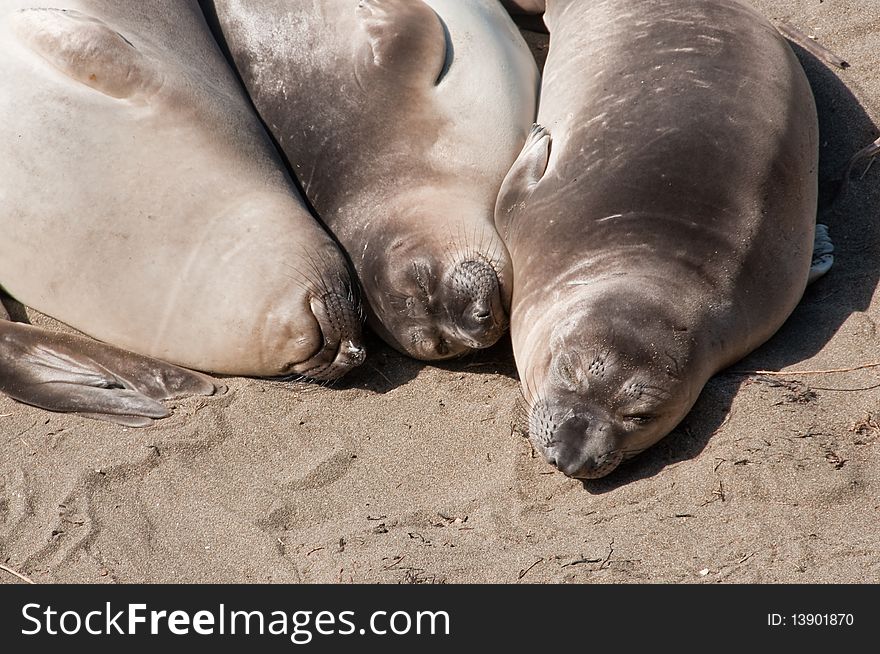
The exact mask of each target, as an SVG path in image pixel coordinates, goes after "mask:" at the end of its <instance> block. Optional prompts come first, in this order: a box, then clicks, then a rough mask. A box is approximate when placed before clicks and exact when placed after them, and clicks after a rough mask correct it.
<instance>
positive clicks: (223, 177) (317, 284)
mask: <svg viewBox="0 0 880 654" xmlns="http://www.w3.org/2000/svg"><path fill="white" fill-rule="evenodd" d="M0 54H2V57H0V74H2V77H3V79H4V88H5V90H4V92H3V94H0V119H2V120H0V142H2V143H3V146H4V147H3V157H2V158H0V206H2V207H3V211H2V214H0V232H2V234H3V238H2V239H0V284H2V286H3V289H5V290H6V291H7V292H8V293H9V294H10V295H12V296H13V297H14V298H16V299H17V300H18V301H19V302H21V303H23V304H25V305H27V306H30V307H33V308H35V309H37V310H38V311H40V312H42V313H45V314H47V315H50V316H52V317H54V318H56V319H58V320H60V321H62V322H64V323H66V324H68V325H70V326H72V327H74V328H75V329H77V330H79V331H81V332H84V333H86V334H88V335H90V336H93V337H95V338H97V339H99V340H101V341H104V342H105V343H110V344H113V345H115V346H118V347H121V348H125V350H130V351H132V352H136V353H138V354H140V355H144V356H147V357H154V358H156V359H161V361H162V362H171V363H173V364H177V365H180V366H185V367H187V368H193V369H198V370H204V371H210V372H215V373H223V374H241V375H259V376H276V375H292V374H298V375H303V376H307V377H311V378H315V379H321V380H324V379H330V378H334V377H337V376H339V375H340V374H342V373H343V372H345V371H346V370H348V369H349V368H350V367H351V366H352V365H356V364H358V363H360V361H361V360H362V359H363V350H362V348H361V345H360V340H359V339H360V319H359V315H358V308H357V301H356V297H355V295H354V291H353V289H352V281H351V278H350V276H349V273H348V267H347V262H346V260H345V257H344V255H343V254H342V252H341V251H340V250H339V248H338V246H337V245H336V244H335V243H334V242H333V240H332V239H331V237H330V236H329V235H328V234H327V233H326V231H324V230H323V228H322V227H321V226H320V225H319V224H318V223H317V221H316V220H315V219H314V218H313V217H312V216H311V215H310V214H309V212H308V210H307V209H306V207H305V205H304V203H303V201H302V198H301V197H300V196H299V195H298V192H297V190H296V188H295V186H294V185H293V183H292V181H291V180H290V178H289V176H288V175H287V173H286V172H285V170H284V166H283V164H282V162H281V161H280V159H279V158H278V156H277V154H276V153H275V151H274V149H273V147H272V143H271V141H270V139H269V137H268V136H267V134H266V133H265V131H264V130H263V128H262V125H261V124H260V122H259V119H258V117H257V116H256V114H255V113H254V111H253V109H252V107H251V106H250V104H249V103H248V100H247V96H246V95H245V93H244V91H243V89H241V86H240V84H239V83H238V80H237V79H236V77H235V74H234V72H233V71H232V70H231V68H230V67H229V65H228V63H227V62H226V61H225V59H224V57H223V54H222V53H221V52H220V50H219V48H218V46H217V44H216V42H215V41H214V39H213V37H212V34H211V32H210V30H209V28H208V26H207V24H206V23H205V20H204V16H203V15H202V13H201V11H200V9H199V7H198V4H197V3H196V2H195V0H193V1H192V2H190V1H184V2H181V1H178V0H175V1H172V0H148V1H138V2H135V1H134V0H126V1H123V2H120V1H116V0H114V1H109V0H55V1H54V2H53V4H52V7H51V8H43V7H40V6H34V2H33V0H31V1H27V0H21V1H7V2H4V3H3V7H2V11H0ZM77 343H78V342H77V341H75V339H74V340H72V339H69V338H67V337H63V336H58V335H55V334H51V333H47V332H42V331H38V330H37V329H36V328H33V327H26V326H21V325H14V324H13V323H10V322H7V321H3V322H0V358H2V360H3V362H4V363H3V368H2V370H0V386H2V388H3V390H5V391H6V392H7V393H9V394H10V395H12V396H13V397H15V398H16V399H19V400H22V401H24V402H30V403H33V404H38V405H39V406H43V407H45V408H50V409H52V408H54V409H58V410H75V411H79V412H83V413H96V414H118V415H120V416H127V417H124V418H120V420H121V421H123V422H126V423H131V422H143V420H140V419H139V418H137V417H138V416H140V417H141V418H150V417H156V414H157V413H158V412H159V409H158V408H156V403H155V402H152V404H151V403H150V402H147V401H146V398H144V397H142V396H141V395H142V394H145V395H149V396H150V397H165V396H172V395H176V394H180V392H183V393H186V392H190V391H193V392H207V391H209V390H211V389H212V388H213V385H212V384H211V383H210V382H208V381H206V378H205V377H204V376H202V375H191V376H187V375H186V374H184V373H185V371H180V370H179V369H176V368H172V367H167V366H165V364H163V363H161V362H158V361H157V362H152V363H149V364H146V363H144V362H143V361H142V360H141V359H137V360H136V358H134V357H132V358H130V357H129V355H128V354H127V353H125V352H122V351H120V350H116V349H114V348H106V349H104V348H103V346H102V345H100V344H98V343H95V344H92V345H89V346H88V348H87V349H83V347H81V345H80V344H77ZM157 371H158V372H157ZM165 377H167V378H168V379H172V381H170V382H169V383H168V384H164V383H162V382H161V381H160V380H161V379H162V378H165ZM179 377H181V378H182V379H184V381H182V382H181V381H179V380H178V378H179ZM156 385H158V386H160V387H163V389H160V390H159V391H156V392H153V391H149V392H147V391H144V390H143V389H145V388H146V389H149V388H151V387H152V386H156ZM71 398H75V399H71ZM76 398H79V399H76ZM80 400H82V401H80ZM145 404H146V405H149V408H148V409H146V410H145V409H144V405H145ZM160 408H161V407H160ZM110 419H112V416H110Z"/></svg>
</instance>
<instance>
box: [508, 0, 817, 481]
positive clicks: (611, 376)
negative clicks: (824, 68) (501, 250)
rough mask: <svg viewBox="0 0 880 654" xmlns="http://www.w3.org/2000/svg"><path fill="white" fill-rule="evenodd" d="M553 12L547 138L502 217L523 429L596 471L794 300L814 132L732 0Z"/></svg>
mask: <svg viewBox="0 0 880 654" xmlns="http://www.w3.org/2000/svg"><path fill="white" fill-rule="evenodd" d="M546 5H547V7H546V13H545V15H544V20H545V22H546V24H547V27H548V28H549V32H550V49H549V53H548V57H547V62H546V66H545V69H544V78H543V85H542V91H541V104H540V108H539V115H538V121H539V123H540V125H541V126H536V127H535V129H534V130H533V132H532V134H531V135H530V137H529V139H528V141H527V143H526V145H525V146H524V148H523V151H522V153H521V154H520V156H519V158H518V160H517V162H516V163H515V164H514V165H513V167H512V169H511V171H510V173H509V175H508V176H507V178H506V179H505V181H504V184H503V186H502V189H501V193H500V195H499V201H498V206H497V210H496V223H497V225H498V228H499V231H500V233H501V234H502V237H503V239H504V240H505V243H506V244H507V246H508V249H509V252H510V255H511V260H512V262H513V268H514V292H513V301H512V308H511V336H512V339H513V347H514V354H515V358H516V363H517V368H518V370H519V373H520V376H521V379H522V383H523V386H524V393H523V394H524V397H525V399H526V401H527V420H528V431H529V437H530V439H531V441H532V443H533V444H534V445H535V447H536V448H537V449H538V450H539V451H540V452H542V453H543V455H544V456H545V457H546V458H547V460H548V461H549V462H551V463H552V464H554V465H555V466H556V467H557V468H559V469H560V470H561V471H562V472H564V473H565V474H567V475H569V476H572V477H578V478H586V479H588V478H596V477H601V476H603V475H606V474H608V473H609V472H610V471H611V470H613V469H614V468H615V467H616V466H617V465H618V464H619V463H620V462H621V461H623V460H624V459H626V458H628V457H631V456H633V455H635V454H636V453H638V452H641V451H643V450H644V449H646V448H647V447H649V446H650V445H652V444H653V443H655V442H656V441H658V440H659V439H660V438H662V437H663V436H665V435H666V434H667V433H668V432H669V431H671V430H672V429H673V428H674V427H675V426H676V425H677V424H678V423H679V422H680V421H681V420H682V418H683V417H684V416H685V415H686V414H687V412H688V411H689V410H690V408H691V407H692V405H693V404H694V402H695V400H696V399H697V396H698V395H699V394H700V391H701V389H702V388H703V386H704V384H705V383H706V381H707V380H708V379H709V377H710V376H711V375H713V374H714V373H716V372H718V371H719V370H721V369H722V368H724V367H726V366H727V365H729V364H731V363H732V362H734V361H736V360H738V359H739V358H741V357H743V356H744V355H745V354H747V353H748V352H750V351H751V350H753V349H754V348H756V347H757V346H758V345H760V344H761V343H763V342H764V341H766V340H767V339H768V338H769V337H770V336H771V335H772V334H773V333H774V332H775V331H776V330H777V329H778V328H779V327H780V326H781V325H782V323H783V321H785V320H786V318H787V317H788V316H789V314H790V313H791V312H792V310H793V309H794V307H795V305H796V304H797V303H798V301H799V299H800V298H801V295H802V293H803V291H804V288H805V286H806V284H807V280H808V276H810V269H811V257H812V254H813V250H814V231H815V228H816V224H815V217H816V211H817V202H816V200H817V159H818V128H817V119H816V109H815V104H814V101H813V96H812V93H811V91H810V87H809V84H808V83H807V79H806V77H805V75H804V73H803V71H802V69H801V66H800V64H799V63H798V61H797V59H796V58H795V56H794V54H793V53H792V51H791V49H790V47H789V46H788V44H787V43H786V41H785V40H784V39H783V38H782V37H781V36H780V35H779V34H778V33H777V31H776V30H775V29H774V28H773V26H772V25H771V24H770V23H769V22H768V21H767V20H765V19H764V18H763V17H762V16H760V15H759V14H758V13H756V12H755V11H754V10H752V9H751V8H749V7H748V6H746V5H745V4H743V3H741V2H738V1H737V0H652V1H650V2H643V1H641V0H597V1H595V2H576V1H572V0H548V1H547V3H546ZM817 236H818V238H817V241H818V244H817V254H818V255H820V257H824V258H822V260H821V261H817V266H816V270H815V271H814V272H815V275H818V274H821V273H822V272H824V271H825V270H827V268H828V266H830V258H831V257H830V252H829V248H828V243H827V242H826V241H825V239H823V238H822V236H823V235H822V234H821V233H820V234H818V235H817Z"/></svg>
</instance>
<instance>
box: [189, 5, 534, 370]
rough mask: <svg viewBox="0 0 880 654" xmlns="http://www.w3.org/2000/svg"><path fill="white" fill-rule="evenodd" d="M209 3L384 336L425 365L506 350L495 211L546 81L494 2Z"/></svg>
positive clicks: (502, 260)
mask: <svg viewBox="0 0 880 654" xmlns="http://www.w3.org/2000/svg"><path fill="white" fill-rule="evenodd" d="M203 5H204V6H205V8H206V12H207V14H208V15H209V17H210V16H213V18H214V19H216V23H217V27H218V30H219V32H221V33H222V36H221V38H222V39H223V40H224V41H225V43H226V45H227V46H228V49H229V52H230V54H231V56H232V58H233V60H234V62H235V64H236V67H237V68H238V71H239V74H240V75H241V77H242V79H243V80H244V83H245V86H246V87H247V89H248V91H249V92H250V95H251V98H252V100H253V102H254V104H255V106H256V108H257V110H258V112H259V113H260V115H261V116H262V118H263V120H264V122H265V123H266V125H267V126H268V127H269V129H270V131H271V132H272V134H273V135H274V137H275V139H276V141H277V142H278V144H279V146H280V147H281V149H282V150H283V152H284V153H285V155H286V157H287V159H288V160H289V163H290V164H291V167H292V169H293V171H294V173H295V174H296V176H297V177H298V179H299V181H300V183H301V185H302V187H303V189H304V191H305V194H306V196H307V197H308V199H309V201H310V202H311V204H312V206H313V207H314V208H315V210H316V211H317V213H318V215H319V216H320V218H321V219H322V220H323V222H324V223H325V224H326V225H327V226H328V227H329V228H330V230H331V231H332V232H333V233H334V234H335V235H336V237H337V238H338V240H339V242H340V243H341V244H342V246H343V247H344V248H345V250H346V251H347V252H348V254H349V256H350V257H351V260H352V262H353V265H354V268H355V270H356V272H357V274H358V276H359V278H360V281H361V285H362V287H363V290H364V295H365V297H366V299H367V301H368V302H367V304H368V305H369V315H368V319H369V321H370V324H371V326H372V327H374V328H375V329H376V331H377V332H378V333H379V334H380V335H381V336H382V337H383V338H384V339H385V340H386V341H388V342H389V343H390V344H391V345H393V346H394V347H396V348H398V349H399V350H401V351H403V352H405V353H407V354H409V355H411V356H414V357H417V358H420V359H444V358H449V357H454V356H458V355H461V354H464V353H465V352H467V351H469V350H471V349H473V348H482V347H488V346H490V345H492V344H493V343H495V342H496V341H497V339H498V338H499V337H500V336H501V334H502V333H503V332H504V331H505V329H506V328H507V323H508V320H507V309H508V307H509V301H510V293H511V285H510V265H509V261H508V258H507V253H506V251H505V249H504V246H503V244H502V243H501V241H500V239H499V238H498V234H497V233H496V231H495V227H494V221H493V211H494V206H495V201H496V199H497V194H498V189H499V187H500V186H501V181H502V179H503V178H504V175H505V174H506V173H507V171H508V170H509V168H510V165H511V164H512V163H513V161H514V159H515V158H516V156H517V154H518V153H519V150H520V149H521V147H522V144H523V142H524V141H525V138H526V135H527V133H528V130H529V127H530V125H531V124H532V122H533V121H534V115H535V111H536V93H537V85H538V72H537V68H536V66H535V62H534V60H533V59H532V57H531V54H530V53H529V50H528V48H527V46H526V44H525V42H524V41H523V40H522V38H521V36H520V35H519V33H518V32H517V30H516V28H515V26H514V25H513V23H512V21H511V20H510V18H509V16H507V14H506V13H505V12H504V10H503V8H502V7H501V6H500V5H499V4H498V3H497V2H495V0H429V1H427V2H422V1H421V0H360V1H358V0H317V1H315V2H289V1H287V0H259V1H257V0H213V1H205V2H203Z"/></svg>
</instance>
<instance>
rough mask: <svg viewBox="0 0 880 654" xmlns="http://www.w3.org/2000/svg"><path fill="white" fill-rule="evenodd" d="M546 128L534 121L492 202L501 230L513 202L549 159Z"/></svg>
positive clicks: (531, 185) (538, 177)
mask: <svg viewBox="0 0 880 654" xmlns="http://www.w3.org/2000/svg"><path fill="white" fill-rule="evenodd" d="M550 140H551V139H550V132H549V131H547V129H546V128H545V127H542V126H541V125H539V124H538V123H535V124H534V125H532V131H531V132H529V136H528V138H526V142H525V145H523V149H522V151H521V152H520V153H519V156H518V157H517V158H516V161H514V162H513V166H512V167H511V168H510V171H509V172H508V173H507V176H506V177H505V178H504V181H503V182H502V184H501V190H500V191H499V192H498V201H497V202H496V204H495V224H496V226H497V227H498V229H499V230H502V231H504V232H506V231H507V229H508V228H509V224H508V223H509V219H510V216H511V214H513V213H514V211H515V209H516V207H517V205H518V204H519V203H520V202H522V201H523V200H524V199H525V198H526V197H527V196H528V195H529V194H530V193H531V192H532V191H533V190H534V189H535V187H536V186H537V185H538V183H539V182H540V181H541V178H542V177H544V173H546V172H547V165H548V164H549V163H550Z"/></svg>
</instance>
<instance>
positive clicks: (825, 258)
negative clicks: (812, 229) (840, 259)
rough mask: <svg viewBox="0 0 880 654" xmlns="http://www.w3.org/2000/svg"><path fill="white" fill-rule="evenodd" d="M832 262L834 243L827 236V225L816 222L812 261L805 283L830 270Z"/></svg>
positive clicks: (809, 282)
mask: <svg viewBox="0 0 880 654" xmlns="http://www.w3.org/2000/svg"><path fill="white" fill-rule="evenodd" d="M833 264H834V244H833V243H832V242H831V237H830V236H828V226H827V225H823V224H822V223H818V224H817V225H816V235H815V236H814V238H813V261H812V263H811V264H810V275H809V277H807V284H812V283H813V282H815V281H816V280H817V279H819V278H820V277H822V276H823V275H824V274H825V273H827V272H828V271H829V270H831V266H832V265H833Z"/></svg>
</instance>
